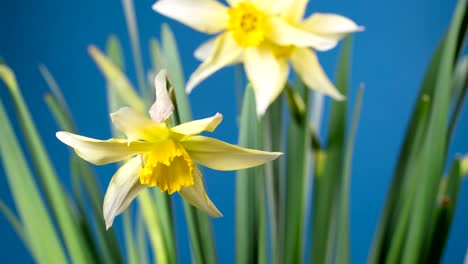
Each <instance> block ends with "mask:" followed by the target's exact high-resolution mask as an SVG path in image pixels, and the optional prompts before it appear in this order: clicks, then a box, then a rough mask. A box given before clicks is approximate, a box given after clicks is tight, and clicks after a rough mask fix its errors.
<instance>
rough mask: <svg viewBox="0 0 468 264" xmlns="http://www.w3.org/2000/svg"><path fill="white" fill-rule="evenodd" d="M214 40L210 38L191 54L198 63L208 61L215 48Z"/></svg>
mask: <svg viewBox="0 0 468 264" xmlns="http://www.w3.org/2000/svg"><path fill="white" fill-rule="evenodd" d="M215 43H216V38H211V39H209V40H207V41H205V42H203V43H202V44H201V45H200V46H199V47H198V48H197V49H196V50H195V52H194V53H193V55H194V56H195V58H197V59H198V60H200V61H204V60H206V59H208V58H209V57H210V56H211V54H213V50H214V47H215Z"/></svg>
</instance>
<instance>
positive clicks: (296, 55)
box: [291, 48, 344, 100]
mask: <svg viewBox="0 0 468 264" xmlns="http://www.w3.org/2000/svg"><path fill="white" fill-rule="evenodd" d="M291 62H292V65H293V68H294V70H295V71H296V72H297V73H298V74H299V76H301V78H302V80H303V81H304V83H305V84H306V85H307V86H308V87H309V88H311V89H314V90H317V91H319V92H323V93H325V94H327V95H329V96H331V97H333V98H334V99H336V100H343V99H344V96H343V95H342V94H341V93H340V92H339V91H338V90H337V89H336V88H335V86H334V85H333V83H332V82H331V81H330V80H329V79H328V77H327V75H326V74H325V72H324V71H323V69H322V66H320V63H319V61H318V58H317V55H316V54H315V53H314V52H313V51H312V50H310V49H307V48H297V49H296V50H294V51H293V53H292V54H291Z"/></svg>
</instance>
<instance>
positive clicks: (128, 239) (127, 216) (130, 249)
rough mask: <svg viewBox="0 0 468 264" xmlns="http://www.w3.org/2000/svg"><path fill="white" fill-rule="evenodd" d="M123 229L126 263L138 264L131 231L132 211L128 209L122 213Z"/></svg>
mask: <svg viewBox="0 0 468 264" xmlns="http://www.w3.org/2000/svg"><path fill="white" fill-rule="evenodd" d="M123 228H124V237H125V248H126V249H127V263H129V264H138V263H140V260H139V255H138V250H137V245H136V239H135V236H134V234H133V233H134V232H133V230H132V210H131V208H128V209H127V211H126V212H124V213H123Z"/></svg>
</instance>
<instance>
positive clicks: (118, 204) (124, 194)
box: [103, 157, 145, 229]
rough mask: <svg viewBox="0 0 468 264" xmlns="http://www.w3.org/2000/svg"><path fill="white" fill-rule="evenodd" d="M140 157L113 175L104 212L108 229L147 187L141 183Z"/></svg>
mask: <svg viewBox="0 0 468 264" xmlns="http://www.w3.org/2000/svg"><path fill="white" fill-rule="evenodd" d="M140 167H141V160H140V157H134V158H133V159H131V160H129V161H128V162H127V163H125V164H124V165H123V166H122V167H120V169H119V170H117V172H116V173H115V174H114V176H113V177H112V179H111V181H110V183H109V186H108V187H107V191H106V195H105V196H104V205H103V214H104V220H105V222H106V229H109V228H110V227H111V226H112V223H113V222H114V219H115V217H116V216H117V215H119V214H121V213H122V212H123V211H125V209H127V207H128V206H129V205H130V203H131V202H132V201H133V199H135V197H136V196H137V195H138V193H139V192H140V191H141V190H143V188H145V186H144V185H142V184H140Z"/></svg>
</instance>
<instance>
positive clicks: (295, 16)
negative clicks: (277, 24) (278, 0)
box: [281, 0, 309, 24]
mask: <svg viewBox="0 0 468 264" xmlns="http://www.w3.org/2000/svg"><path fill="white" fill-rule="evenodd" d="M308 2H309V0H294V4H292V5H289V6H288V7H286V8H285V9H284V11H283V12H282V13H281V16H282V17H283V18H285V19H286V20H287V21H289V22H292V23H295V24H297V23H299V21H301V20H302V18H303V17H304V13H305V10H306V7H307V3H308Z"/></svg>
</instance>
